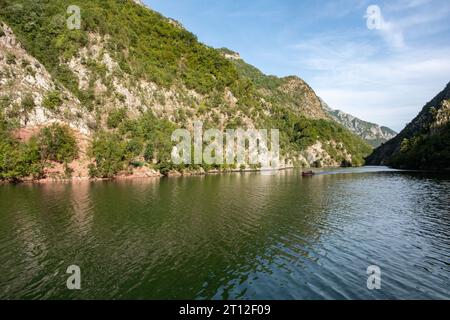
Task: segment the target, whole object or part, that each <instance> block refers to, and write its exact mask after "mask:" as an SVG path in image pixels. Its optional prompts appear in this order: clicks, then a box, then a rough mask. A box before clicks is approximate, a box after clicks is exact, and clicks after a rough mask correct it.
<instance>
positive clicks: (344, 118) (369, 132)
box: [321, 99, 397, 148]
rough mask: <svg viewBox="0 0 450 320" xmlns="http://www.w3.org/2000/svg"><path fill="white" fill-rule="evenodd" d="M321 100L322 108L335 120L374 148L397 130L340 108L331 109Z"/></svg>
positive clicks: (389, 138)
mask: <svg viewBox="0 0 450 320" xmlns="http://www.w3.org/2000/svg"><path fill="white" fill-rule="evenodd" d="M321 101H322V106H323V108H324V109H325V110H326V111H327V112H328V114H329V115H330V116H331V117H332V118H333V119H334V120H335V121H337V122H338V123H340V124H341V125H343V126H344V127H346V128H347V129H349V130H351V131H352V132H354V133H356V134H357V135H358V136H360V137H361V138H363V139H364V140H366V141H367V142H368V143H369V144H370V145H372V146H373V147H374V148H377V147H379V146H380V145H381V144H383V143H385V142H386V141H388V140H391V139H392V138H394V137H395V136H396V135H397V132H395V131H394V130H392V129H390V128H388V127H383V126H379V125H378V124H375V123H371V122H367V121H364V120H361V119H358V118H356V117H354V116H352V115H351V114H348V113H345V112H343V111H341V110H333V109H332V108H330V107H329V106H328V104H327V103H326V102H325V101H323V100H322V99H321Z"/></svg>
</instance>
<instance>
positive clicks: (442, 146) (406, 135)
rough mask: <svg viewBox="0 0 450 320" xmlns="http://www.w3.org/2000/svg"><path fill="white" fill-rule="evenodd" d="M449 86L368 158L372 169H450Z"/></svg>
mask: <svg viewBox="0 0 450 320" xmlns="http://www.w3.org/2000/svg"><path fill="white" fill-rule="evenodd" d="M449 126H450V83H449V84H447V86H446V88H445V89H444V90H443V91H442V92H440V93H439V94H438V95H437V96H436V97H435V98H434V99H432V100H431V101H430V102H428V103H427V104H426V105H425V106H424V107H423V109H422V111H421V112H420V113H419V115H418V116H417V117H416V118H415V119H414V120H413V121H412V122H411V123H409V124H408V125H407V126H406V128H405V129H404V130H403V131H402V132H400V133H399V134H398V136H396V137H395V138H393V139H392V140H390V141H388V142H387V143H385V144H384V145H382V146H381V147H379V148H378V149H376V150H375V151H374V152H373V154H371V155H370V156H369V157H368V158H367V163H368V164H371V165H392V166H395V167H399V168H416V169H437V170H440V169H446V168H449V167H450V128H449Z"/></svg>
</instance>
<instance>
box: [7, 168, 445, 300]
mask: <svg viewBox="0 0 450 320" xmlns="http://www.w3.org/2000/svg"><path fill="white" fill-rule="evenodd" d="M449 191H450V179H447V178H445V177H442V176H434V175H430V174H425V173H417V172H401V171H397V170H390V169H387V168H375V167H368V168H349V169H338V170H323V171H320V172H318V174H317V175H316V176H314V177H307V178H305V177H302V176H301V174H300V172H299V171H295V170H291V171H284V172H280V173H278V174H277V175H273V176H265V175H260V174H258V173H245V174H229V175H220V176H202V177H185V178H175V179H171V178H169V179H162V180H132V181H117V182H99V183H73V184H52V185H42V186H41V185H40V186H37V185H20V186H0V261H1V262H2V264H1V265H0V298H25V299H43V298H67V299H80V298H119V299H120V298H138V299H142V298H146V299H167V298H177V299H183V298H194V299H233V298H245V299H373V298H375V299H385V298H396V299H404V298H424V299H427V298H450V294H449V289H448V288H449V285H450V270H449V264H448V262H449V261H450V260H449V258H450V254H449V252H450V231H449V230H450V228H449V227H450V216H449V212H450V196H449V195H450V192H449ZM72 264H75V265H79V266H80V267H81V270H82V290H81V291H77V292H73V291H69V290H67V289H66V287H65V283H66V279H67V277H68V275H67V274H66V273H65V271H66V268H67V266H69V265H72ZM372 264H376V265H378V266H380V268H381V269H382V272H383V273H382V275H383V277H382V281H383V282H382V290H379V291H370V290H368V289H367V287H366V281H367V274H366V270H367V267H368V266H369V265H372Z"/></svg>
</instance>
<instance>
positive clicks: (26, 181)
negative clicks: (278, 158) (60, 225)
mask: <svg viewBox="0 0 450 320" xmlns="http://www.w3.org/2000/svg"><path fill="white" fill-rule="evenodd" d="M336 168H338V167H336ZM293 169H300V168H299V167H294V166H289V167H284V168H279V169H267V170H261V169H243V170H241V169H233V170H224V171H220V170H211V171H208V172H197V171H193V172H179V171H172V172H169V174H167V175H163V174H161V173H159V172H158V173H155V174H154V175H134V174H130V175H117V176H114V177H112V178H90V177H74V178H70V179H64V178H61V179H56V178H43V179H24V180H20V181H6V180H5V181H0V186H1V185H21V184H28V185H33V184H35V185H45V184H60V183H63V184H66V183H77V182H102V181H127V180H129V181H132V180H144V179H164V178H182V177H195V176H208V175H209V176H212V175H224V174H231V173H256V172H261V173H263V172H271V171H273V172H280V171H286V170H293ZM303 169H313V168H303Z"/></svg>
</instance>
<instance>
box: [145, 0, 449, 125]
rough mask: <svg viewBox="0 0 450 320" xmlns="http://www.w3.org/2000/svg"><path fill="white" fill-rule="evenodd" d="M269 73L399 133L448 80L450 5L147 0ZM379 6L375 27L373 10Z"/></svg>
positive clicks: (433, 1) (442, 1)
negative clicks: (298, 81)
mask: <svg viewBox="0 0 450 320" xmlns="http://www.w3.org/2000/svg"><path fill="white" fill-rule="evenodd" d="M144 2H145V3H146V4H147V5H148V6H149V7H151V8H152V9H154V10H156V11H158V12H160V13H162V14H163V15H165V16H167V17H171V18H174V19H176V20H178V21H180V22H181V23H182V24H183V25H184V26H185V27H186V29H188V30H189V31H191V32H193V33H195V34H196V35H197V36H198V38H199V40H200V41H202V42H203V43H205V44H207V45H210V46H213V47H227V48H230V49H232V50H234V51H237V52H239V53H240V54H241V56H242V57H243V59H245V60H246V61H247V62H248V63H250V64H252V65H254V66H256V67H258V68H259V69H261V70H262V71H263V72H264V73H267V74H274V75H277V76H287V75H297V76H299V77H301V78H303V79H304V80H305V81H307V82H308V83H309V84H310V85H311V86H312V87H313V89H314V90H315V91H316V93H317V94H318V95H319V96H320V97H322V98H323V99H324V100H325V101H326V102H327V103H328V104H329V105H330V106H331V107H333V108H335V109H341V110H344V111H346V112H348V113H351V114H353V115H355V116H357V117H360V118H362V119H364V120H367V121H372V122H376V123H379V124H381V125H387V126H389V127H391V128H393V129H395V130H401V129H402V128H403V127H404V126H405V124H406V123H408V122H409V121H411V120H412V119H413V118H414V117H415V116H416V115H417V113H418V112H419V111H420V110H421V108H422V107H423V105H424V104H425V103H426V102H428V101H429V100H431V99H432V98H433V97H434V96H435V95H436V94H437V93H438V92H440V91H441V90H442V89H443V88H444V87H445V85H446V84H447V83H448V82H449V81H450V1H449V0H398V1H392V0H391V1H378V0H373V1H366V0H361V1H356V0H329V1H317V0H305V1H302V0H145V1H144ZM370 5H376V6H378V7H379V8H380V10H381V11H380V16H379V17H380V18H379V19H378V21H381V23H380V24H378V28H377V29H373V28H372V29H370V28H368V26H367V19H366V17H365V16H366V15H367V8H368V7H369V6H370Z"/></svg>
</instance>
